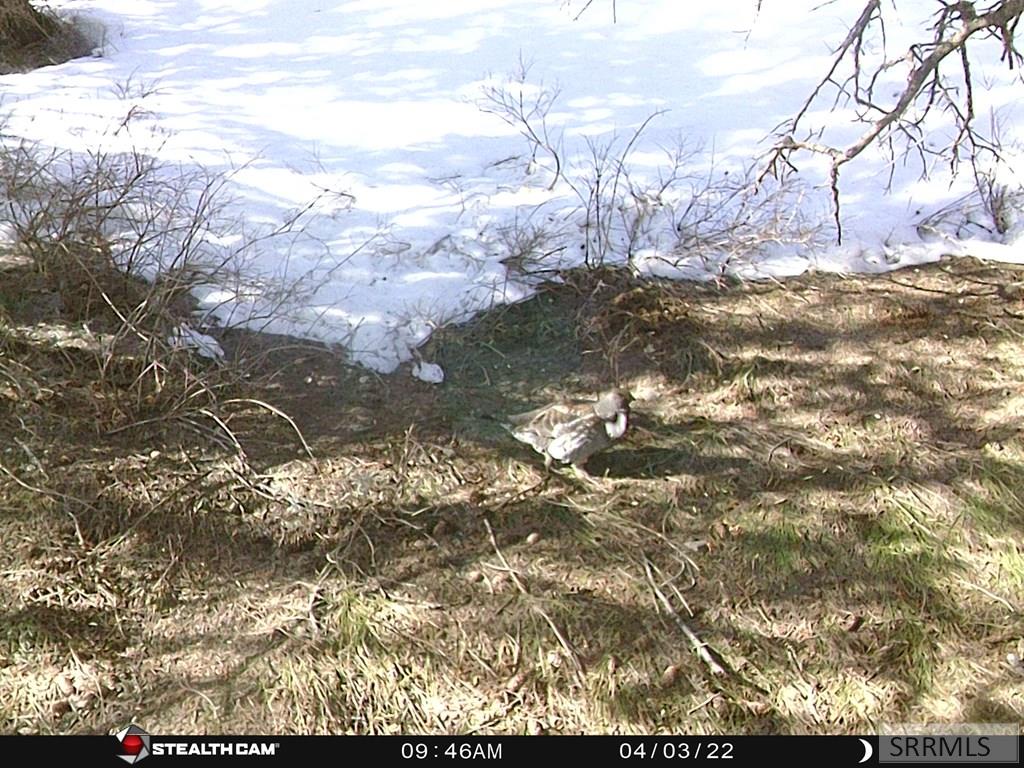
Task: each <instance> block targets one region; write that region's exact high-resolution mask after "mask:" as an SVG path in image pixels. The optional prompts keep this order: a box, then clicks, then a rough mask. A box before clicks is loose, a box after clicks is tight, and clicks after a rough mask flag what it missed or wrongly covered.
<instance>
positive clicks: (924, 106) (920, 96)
mask: <svg viewBox="0 0 1024 768" xmlns="http://www.w3.org/2000/svg"><path fill="white" fill-rule="evenodd" d="M938 5H939V10H938V11H936V12H935V14H934V15H933V16H932V19H931V23H930V25H929V29H930V31H931V37H930V39H927V40H924V41H922V42H920V43H915V44H913V45H911V46H910V47H909V48H908V49H907V50H906V51H905V52H902V53H901V54H900V55H899V56H897V57H889V56H888V55H887V54H886V53H885V51H884V43H885V12H884V11H883V5H882V2H881V0H868V2H866V3H865V5H864V7H863V9H862V10H861V13H860V16H859V17H858V18H857V20H856V21H855V22H854V24H853V25H852V26H851V27H850V30H849V33H848V34H847V36H846V38H845V39H844V40H843V42H842V43H841V44H840V46H839V48H838V50H837V51H836V53H835V56H834V58H833V62H832V66H831V67H830V69H829V71H828V72H827V73H826V74H825V76H824V77H823V78H822V80H821V81H820V82H819V83H818V85H817V86H816V87H815V88H814V90H813V91H812V92H811V94H810V95H809V96H808V97H807V99H806V101H805V102H804V104H803V105H802V106H801V108H800V109H799V110H798V111H797V113H796V115H794V117H792V118H791V119H789V120H787V121H786V122H785V123H783V124H782V125H781V126H779V128H778V129H777V132H778V134H779V139H778V141H777V142H776V144H775V146H774V147H773V148H772V150H771V151H770V152H769V153H768V155H767V157H766V160H765V163H764V168H763V170H762V173H761V178H762V179H763V178H765V177H766V176H769V175H771V176H774V177H776V178H781V177H783V176H786V175H789V174H791V173H793V172H794V171H796V166H795V165H794V164H793V161H792V158H793V156H794V155H795V154H796V153H798V152H801V151H806V152H812V153H816V154H820V155H824V156H825V157H826V158H828V160H829V177H830V184H831V189H832V197H833V215H834V219H835V225H836V230H837V239H838V240H839V241H840V242H841V241H842V221H841V217H840V201H839V172H840V169H841V168H842V166H843V165H845V164H846V163H848V162H850V161H851V160H853V159H854V158H856V157H857V156H858V155H860V154H861V153H862V152H863V151H864V150H865V149H867V148H868V147H869V146H872V145H874V144H881V145H882V146H883V147H884V148H885V149H886V150H887V151H888V152H889V154H890V155H891V157H893V158H895V157H897V156H906V155H910V154H914V155H916V156H917V158H918V159H919V161H920V163H921V173H922V175H923V176H926V175H927V174H928V172H929V170H930V168H931V167H932V166H933V165H934V164H935V163H936V162H938V163H943V164H948V166H949V168H950V169H951V171H952V172H953V173H956V171H957V170H958V168H959V166H960V165H961V163H962V162H963V161H965V160H966V161H967V162H968V163H970V164H972V165H973V164H974V163H975V162H977V160H978V159H979V157H981V156H984V155H991V156H993V157H997V158H998V156H999V146H998V143H997V142H995V141H993V137H991V136H988V135H986V134H985V133H984V132H983V131H982V130H980V129H979V127H978V125H977V123H976V121H975V101H974V87H975V78H974V75H973V72H972V67H971V56H970V50H969V44H973V43H974V42H976V41H978V40H985V39H990V40H995V41H996V42H997V43H998V44H999V45H1000V46H1001V48H1002V60H1003V61H1004V62H1005V63H1006V65H1007V67H1009V68H1010V69H1014V68H1019V67H1020V65H1021V64H1022V62H1024V59H1022V56H1021V53H1020V51H1019V50H1018V49H1017V47H1016V43H1015V39H1014V33H1015V30H1016V28H1017V25H1018V23H1019V22H1020V18H1021V15H1022V14H1024V0H1001V1H1000V2H996V3H993V4H991V5H989V6H988V7H986V8H983V9H980V10H979V9H978V7H977V5H978V4H977V3H975V2H967V1H963V0H958V1H956V2H951V1H947V0H940V2H939V3H938ZM876 33H877V35H880V36H881V39H882V44H883V54H882V56H881V57H880V58H879V57H876V56H872V50H871V49H872V46H873V45H874V42H875V40H876ZM949 61H956V64H953V65H950V64H949V63H948V62H949ZM951 67H952V68H954V69H953V70H952V71H951ZM900 70H903V71H905V73H906V74H905V82H904V84H903V86H902V88H901V89H900V90H899V91H898V92H897V93H896V96H895V101H889V100H888V99H887V98H886V94H885V90H886V89H887V88H889V87H890V86H891V83H892V77H893V73H895V72H898V71H900ZM823 98H831V99H832V106H833V108H835V107H838V106H840V105H844V106H845V105H852V106H853V107H854V108H855V110H856V113H857V117H858V119H859V120H860V122H861V123H863V124H864V126H865V129H864V131H863V132H862V133H861V135H860V136H859V137H858V138H857V139H856V140H854V141H853V142H852V143H850V144H848V145H846V146H833V145H831V144H829V143H828V142H826V141H823V140H821V132H820V131H816V130H814V129H808V128H806V127H805V123H806V122H807V119H806V118H807V115H808V113H809V110H810V108H811V107H812V105H814V104H817V103H818V102H819V101H820V100H821V99H823ZM887 101H888V102H889V103H887ZM933 115H944V116H946V117H948V118H950V119H951V121H952V125H953V130H952V132H951V135H950V138H949V140H948V141H947V142H946V143H945V144H942V145H938V146H932V145H931V144H930V143H929V142H928V141H926V140H925V136H926V135H930V136H933V134H930V133H929V131H928V128H929V125H931V122H932V121H931V120H930V118H931V117H932V116H933ZM798 133H801V134H802V135H803V136H804V138H796V135H797V134H798Z"/></svg>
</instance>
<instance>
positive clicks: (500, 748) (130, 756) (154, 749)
mask: <svg viewBox="0 0 1024 768" xmlns="http://www.w3.org/2000/svg"><path fill="white" fill-rule="evenodd" d="M880 738H881V739H882V740H883V741H884V740H885V739H888V738H890V737H878V736H243V737H238V736H198V737H197V736H168V735H164V734H160V735H157V734H149V733H148V732H146V731H144V730H142V729H141V728H138V727H137V726H131V727H129V728H126V729H124V730H122V731H120V732H119V733H118V734H117V735H113V736H4V737H0V745H2V747H3V749H4V753H3V754H4V761H5V762H6V763H7V764H10V765H16V764H19V763H20V764H30V762H29V761H31V762H32V763H35V762H39V761H40V760H44V761H45V762H46V763H47V764H52V763H56V764H60V763H63V762H65V761H67V762H69V763H74V764H81V763H84V764H87V765H108V766H124V765H135V764H137V763H142V764H143V766H144V768H145V766H150V765H153V766H156V765H170V764H172V763H188V764H190V765H197V764H202V763H204V762H205V763H207V764H214V763H221V762H230V763H232V764H235V765H242V764H246V763H247V762H248V763H249V764H253V765H257V764H271V763H275V764H276V763H279V762H282V761H283V762H287V763H288V764H299V763H302V762H309V763H310V764H322V763H323V761H324V760H331V761H335V760H337V759H339V758H341V759H345V760H352V759H357V760H358V759H369V760H382V761H387V763H388V764H389V765H403V764H405V765H409V766H417V765H457V764H459V763H476V764H481V763H495V764H497V763H509V764H515V765H523V764H526V763H527V762H528V761H529V762H535V763H540V762H542V761H543V762H547V761H552V760H554V761H556V762H566V763H576V762H578V761H594V762H595V763H597V762H598V761H600V763H602V764H604V763H608V762H611V763H614V764H618V765H623V766H625V765H643V764H661V765H664V764H684V763H711V764H717V765H723V766H729V765H754V764H759V765H766V764H774V763H781V764H785V763H786V762H789V761H795V762H804V761H813V762H812V764H819V765H826V766H829V768H832V767H833V766H855V765H878V764H879V757H880V748H881V752H882V755H881V757H882V764H889V763H893V764H897V763H915V762H916V763H920V762H922V760H927V761H928V762H930V763H931V762H937V763H941V762H947V763H949V764H957V765H963V764H965V763H979V764H981V763H994V764H1002V765H1005V764H1008V763H1009V764H1016V763H1017V761H1018V759H1019V737H1015V736H1000V737H992V738H997V739H1000V740H1001V746H1000V747H999V748H996V749H993V748H991V747H990V746H989V745H990V744H992V743H991V742H979V741H977V740H975V741H956V739H960V738H962V737H943V738H945V739H946V740H945V741H942V740H940V739H939V738H930V739H927V738H926V739H925V740H913V738H912V737H911V739H910V740H905V741H903V742H896V743H895V745H894V744H893V743H892V742H885V743H882V742H880ZM1011 745H1012V747H1013V749H1012V750H1011V749H1009V746H1011ZM929 750H930V751H929ZM1010 755H1012V756H1011V757H1010V758H1009V759H1007V757H1008V756H1010ZM15 761H17V762H15ZM21 761H25V762H24V763H21Z"/></svg>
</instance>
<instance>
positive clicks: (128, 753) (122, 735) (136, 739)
mask: <svg viewBox="0 0 1024 768" xmlns="http://www.w3.org/2000/svg"><path fill="white" fill-rule="evenodd" d="M114 736H115V737H116V738H117V740H118V742H119V743H120V745H121V751H120V752H119V753H118V755H117V756H118V757H120V758H121V759H122V760H124V761H125V762H126V763H128V765H135V764H136V763H137V762H139V760H141V759H142V758H144V757H148V756H149V749H150V736H149V734H148V733H146V732H145V731H144V730H142V729H141V728H139V726H137V725H129V726H128V727H127V728H122V729H121V730H120V731H118V732H117V733H115V734H114Z"/></svg>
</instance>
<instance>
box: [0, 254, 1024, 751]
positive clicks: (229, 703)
mask: <svg viewBox="0 0 1024 768" xmlns="http://www.w3.org/2000/svg"><path fill="white" fill-rule="evenodd" d="M1022 274H1024V273H1022V271H1021V270H1020V269H1018V268H1016V267H1006V266H992V265H985V264H981V263H978V262H974V261H971V260H957V261H950V262H946V263H943V264H940V265H935V266H932V267H927V268H922V269H919V270H905V271H901V272H896V273H894V274H892V275H891V276H889V277H877V278H856V279H841V278H837V277H833V276H823V275H815V276H808V277H805V278H801V279H798V280H793V281H790V282H787V283H786V284H785V285H784V286H777V285H744V286H732V287H729V286H718V287H714V286H705V287H702V286H694V285H682V284H672V283H659V282H648V283H637V282H633V281H632V280H631V279H629V278H628V277H626V276H624V275H622V274H619V273H614V272H610V271H599V272H589V273H583V274H579V275H575V276H571V279H570V280H569V281H568V282H567V283H566V284H564V285H561V286H557V287H550V288H548V289H546V290H544V291H542V292H541V293H540V295H538V296H537V297H535V298H534V299H532V300H531V301H529V302H526V303H523V304H520V305H517V306H513V307H505V308H499V309H496V310H494V311H493V312H491V313H490V314H488V315H486V316H484V317H481V318H479V319H478V320H477V321H475V322H474V323H472V324H470V325H468V326H466V327H462V328H458V329H451V330H448V331H446V332H443V333H442V334H440V335H439V336H438V337H437V338H436V339H435V340H434V341H433V342H432V344H433V347H434V348H433V349H432V350H431V354H432V355H433V356H434V358H435V359H438V361H439V362H441V363H442V364H444V365H445V367H446V369H447V371H448V380H447V382H446V383H445V384H444V385H443V386H441V387H439V388H435V387H431V386H430V385H427V384H422V383H420V382H417V381H415V380H413V379H411V378H409V377H408V376H407V375H406V374H401V373H400V374H397V375H395V376H391V377H377V376H375V375H373V374H370V373H367V372H365V371H360V370H353V369H351V368H348V367H346V366H344V365H343V364H342V363H341V362H340V361H339V360H338V359H337V358H336V357H334V356H332V355H331V354H329V353H327V352H325V351H322V350H319V349H315V348H308V347H295V346H293V347H290V348H289V347H281V346H275V345H274V344H273V342H272V341H269V340H266V341H264V340H260V339H251V338H250V339H247V338H246V337H244V336H241V335H239V336H234V337H232V336H228V337H226V338H225V339H224V341H225V344H226V346H228V347H229V351H230V352H231V353H232V355H233V356H234V358H235V361H236V362H235V364H236V365H240V366H245V367H247V369H248V370H249V371H250V372H252V373H253V374H254V375H253V376H252V377H251V378H250V379H248V380H247V381H246V382H245V383H240V381H241V380H240V379H238V378H230V377H229V379H230V380H228V381H227V382H226V383H224V384H223V388H221V389H218V390H216V391H217V392H218V393H219V398H218V399H217V400H216V403H215V404H214V405H210V406H209V408H208V413H209V414H210V418H204V417H203V416H202V415H201V414H197V413H192V412H190V413H188V415H187V416H186V415H185V414H184V412H182V411H181V410H180V409H179V410H175V411H173V412H172V413H171V414H169V415H168V416H167V417H166V418H160V417H159V409H157V410H156V411H154V412H138V411H136V410H132V409H129V410H126V409H125V407H124V403H125V402H128V403H132V404H135V403H137V399H136V398H137V386H138V383H137V378H136V376H137V373H136V374H134V375H129V374H130V373H131V370H132V369H131V368H130V363H129V362H125V363H124V365H125V366H128V370H127V372H126V373H125V374H124V375H123V376H120V377H117V376H114V377H112V376H111V375H110V373H109V371H110V368H109V363H108V366H107V368H104V367H102V366H99V365H97V364H96V361H97V360H100V359H102V358H101V357H98V356H97V354H96V353H95V352H94V351H92V350H91V348H90V344H96V343H98V341H97V339H102V336H103V332H104V327H103V324H102V322H100V323H99V325H97V324H96V323H93V324H92V325H91V326H90V327H89V330H88V331H87V330H86V325H85V324H84V323H83V322H82V320H81V319H75V318H68V317H66V316H63V315H62V314H61V311H60V307H61V306H63V305H65V304H66V302H65V301H56V300H53V299H51V300H47V299H46V297H47V296H49V295H50V293H51V292H52V291H54V290H56V289H55V288H54V287H53V286H52V285H48V284H47V280H48V279H49V278H47V276H45V275H40V274H39V273H38V271H37V270H35V269H34V267H33V266H32V265H31V264H29V263H26V262H24V261H18V260H17V259H14V258H13V255H11V254H8V256H7V257H6V261H5V266H4V270H3V275H2V280H0V286H2V288H0V432H2V437H3V439H2V441H0V442H2V444H3V446H4V449H3V455H2V459H0V471H2V477H0V540H2V541H3V542H4V545H5V546H4V547H3V548H2V550H0V605H2V606H3V608H2V611H3V615H2V617H0V628H2V629H0V730H2V731H4V732H44V733H49V732H62V733H63V732H96V731H110V730H112V729H115V728H117V727H120V726H122V725H123V724H124V723H126V722H128V721H136V722H139V723H140V724H142V725H143V726H144V727H146V728H147V729H150V730H152V731H154V732H158V733H159V732H213V733H217V732H278V733H306V732H316V733H319V732H358V733H397V732H433V733H441V732H459V733H467V732H474V733H578V732H599V733H603V732H689V733H723V732H729V733H763V732H770V733H776V732H794V733H807V732H857V731H869V730H871V729H873V728H874V726H875V725H876V724H877V723H879V722H885V721H897V720H927V721H964V720H967V721H1000V722H1006V721H1012V722H1016V721H1020V720H1021V719H1022V715H1024V698H1022V695H1021V681H1022V674H1024V671H1022V669H1021V667H1020V664H1019V662H1018V661H1015V659H1017V658H1018V657H1019V656H1020V655H1024V639H1022V633H1024V619H1022V613H1021V611H1022V605H1021V594H1022V587H1024V495H1022V492H1021V488H1022V487H1024V485H1022V480H1024V463H1022V462H1024V455H1022V450H1024V445H1022V443H1021V440H1020V436H1019V434H1018V433H1019V429H1020V418H1021V417H1020V414H1021V413H1022V407H1024V402H1022V401H1024V395H1022V383H1024V353H1022V351H1021V350H1022V345H1021V339H1022V334H1024V291H1022V290H1021V280H1022V279H1024V277H1022ZM261 343H264V344H265V345H266V346H267V349H265V350H264V351H263V352H258V349H259V347H258V344H261ZM197 375H204V376H207V377H218V376H226V374H223V373H218V372H216V370H214V369H210V370H207V371H205V372H203V371H199V372H198V373H197ZM614 378H617V379H618V380H619V381H621V382H623V383H625V384H628V385H629V386H631V387H633V389H634V391H635V392H636V393H637V394H638V395H640V396H641V397H642V398H644V399H642V400H641V401H640V403H639V407H638V411H637V419H636V425H635V429H634V430H633V432H632V433H631V436H630V437H629V439H628V440H627V441H625V442H624V443H622V444H620V445H618V446H616V447H615V448H614V449H613V450H611V451H609V452H607V453H606V454H603V455H601V456H598V457H596V458H595V459H594V460H593V461H592V463H591V471H592V472H594V473H596V474H599V475H601V476H602V477H603V479H602V480H601V481H600V483H599V484H596V485H582V484H580V483H579V482H578V481H577V480H575V479H573V478H572V477H569V476H563V475H557V476H555V477H553V478H552V479H551V480H550V481H549V482H547V483H546V484H543V483H541V482H540V481H541V480H542V479H543V470H542V467H541V465H540V462H538V461H537V460H536V458H535V457H534V456H533V455H531V454H530V452H529V450H528V449H525V448H523V447H522V446H520V445H519V444H517V443H515V442H513V441H511V440H509V439H507V437H506V436H505V435H504V434H503V433H502V432H501V430H500V429H499V428H497V427H496V426H495V425H494V423H493V422H492V421H490V420H489V419H488V418H486V416H487V415H488V414H490V413H494V412H497V413H501V412H505V411H508V410H512V409H517V408H522V407H523V406H525V405H527V404H529V403H533V402H538V401H541V400H543V399H545V398H546V397H548V396H550V395H552V394H555V393H560V392H589V391H593V390H594V389H596V388H598V387H599V386H601V385H602V384H604V383H606V382H608V381H609V380H611V379H614ZM116 382H121V384H120V385H119V386H113V385H112V383H116ZM133 384H134V385H135V387H136V389H135V390H133V389H132V386H133ZM119 393H120V395H119ZM240 397H244V398H251V399H255V400H259V401H263V402H266V403H268V404H272V405H274V406H275V407H277V408H280V409H281V410H282V411H285V412H287V413H290V414H292V416H293V417H294V419H295V421H296V425H297V426H298V428H299V429H300V430H301V431H302V433H303V435H304V436H305V438H306V440H307V441H309V443H310V446H311V448H312V452H313V454H314V457H315V458H310V457H309V456H308V455H307V454H306V452H305V450H304V448H303V446H302V445H301V442H300V441H299V439H298V437H297V435H296V432H295V430H294V429H293V428H292V425H291V424H289V423H288V422H287V421H285V420H283V419H281V418H279V417H277V416H276V415H274V414H273V413H272V412H270V411H268V410H267V409H266V408H261V407H256V406H255V405H253V404H251V403H249V404H247V403H244V402H235V403H233V404H232V403H231V401H232V400H233V399H237V398H240ZM174 402H178V401H177V400H174ZM213 416H216V417H217V418H219V419H221V420H222V421H223V423H224V425H225V426H226V427H227V428H228V429H229V430H230V434H232V435H233V436H234V437H235V438H236V439H237V441H238V444H239V445H238V446H236V445H234V444H233V443H231V442H230V441H225V440H224V439H223V436H224V435H225V434H228V433H227V432H225V431H224V430H223V429H220V428H219V427H218V425H217V424H216V422H215V421H213V420H212V417H213ZM215 438H220V439H215ZM239 446H240V447H241V449H242V450H241V451H240V450H239ZM666 604H667V605H668V606H670V607H671V612H669V611H668V610H666ZM687 631H690V632H692V633H695V635H696V636H697V637H699V638H700V639H701V640H702V641H703V642H705V643H707V644H708V645H709V649H708V651H707V652H706V653H705V655H704V657H703V658H701V657H700V656H698V655H697V654H696V653H695V652H694V650H693V648H692V646H691V642H690V640H689V639H688V637H687V635H686V632H687ZM716 665H720V666H721V667H722V669H721V670H720V671H717V672H716V669H715V667H716Z"/></svg>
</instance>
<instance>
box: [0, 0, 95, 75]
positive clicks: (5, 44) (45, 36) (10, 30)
mask: <svg viewBox="0 0 1024 768" xmlns="http://www.w3.org/2000/svg"><path fill="white" fill-rule="evenodd" d="M36 5H37V6H38V3H37V4H36ZM96 43H97V41H93V40H89V39H88V36H87V35H86V34H85V32H84V31H83V30H82V29H80V28H79V27H77V26H76V25H75V23H74V21H73V20H67V19H62V18H60V17H58V16H57V15H56V14H54V13H53V12H51V11H50V10H49V9H46V8H38V7H35V6H33V5H31V4H30V3H29V2H28V0H0V74H9V73H11V72H22V71H25V70H29V69H35V68H37V67H44V66H47V65H50V64H59V63H61V62H63V61H67V60H68V59H73V58H76V57H79V56H85V55H87V54H88V53H89V52H90V51H91V50H92V49H93V47H95V45H96Z"/></svg>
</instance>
